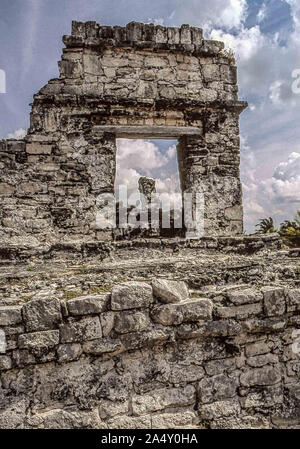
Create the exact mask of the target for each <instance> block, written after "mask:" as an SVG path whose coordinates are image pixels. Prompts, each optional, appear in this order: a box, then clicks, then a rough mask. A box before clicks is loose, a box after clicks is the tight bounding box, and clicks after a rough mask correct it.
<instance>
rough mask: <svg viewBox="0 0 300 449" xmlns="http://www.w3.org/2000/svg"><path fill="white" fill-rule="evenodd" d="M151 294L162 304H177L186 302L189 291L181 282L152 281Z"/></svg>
mask: <svg viewBox="0 0 300 449" xmlns="http://www.w3.org/2000/svg"><path fill="white" fill-rule="evenodd" d="M152 287H153V293H154V295H155V296H156V297H157V298H158V299H159V300H160V301H162V302H165V303H177V302H180V301H184V300H187V299H188V297H189V291H188V288H187V286H186V284H185V283H184V282H182V281H171V280H168V279H155V280H154V281H152Z"/></svg>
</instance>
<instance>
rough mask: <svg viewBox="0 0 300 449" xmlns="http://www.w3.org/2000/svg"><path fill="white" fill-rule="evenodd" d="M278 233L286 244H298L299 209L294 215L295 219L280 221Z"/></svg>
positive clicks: (299, 244) (299, 241) (295, 245)
mask: <svg viewBox="0 0 300 449" xmlns="http://www.w3.org/2000/svg"><path fill="white" fill-rule="evenodd" d="M279 234H280V236H281V237H282V240H283V242H284V243H285V244H286V245H287V246H292V247H298V246H300V210H298V211H297V213H296V215H295V221H289V220H285V221H284V222H283V223H281V225H280V230H279Z"/></svg>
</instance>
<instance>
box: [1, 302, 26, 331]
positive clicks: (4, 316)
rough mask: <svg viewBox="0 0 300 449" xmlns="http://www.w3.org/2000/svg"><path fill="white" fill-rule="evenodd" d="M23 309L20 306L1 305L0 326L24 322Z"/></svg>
mask: <svg viewBox="0 0 300 449" xmlns="http://www.w3.org/2000/svg"><path fill="white" fill-rule="evenodd" d="M21 309H22V308H21V307H19V306H1V307H0V326H12V325H15V324H20V323H21V322H22V314H21Z"/></svg>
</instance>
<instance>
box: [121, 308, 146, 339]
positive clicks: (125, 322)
mask: <svg viewBox="0 0 300 449" xmlns="http://www.w3.org/2000/svg"><path fill="white" fill-rule="evenodd" d="M150 324H151V322H150V319H149V315H148V314H147V313H144V312H133V313H131V312H118V313H116V315H115V325H114V329H115V331H116V332H117V333H118V334H127V333H128V332H141V331H144V330H147V329H148V328H149V327H150Z"/></svg>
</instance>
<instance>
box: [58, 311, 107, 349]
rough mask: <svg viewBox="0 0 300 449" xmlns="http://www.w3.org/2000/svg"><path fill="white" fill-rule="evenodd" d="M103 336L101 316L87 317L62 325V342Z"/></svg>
mask: <svg viewBox="0 0 300 449" xmlns="http://www.w3.org/2000/svg"><path fill="white" fill-rule="evenodd" d="M101 337H102V331H101V325H100V320H99V317H86V318H82V319H81V320H79V321H71V322H69V323H66V324H61V325H60V339H61V342H62V343H73V342H81V341H84V340H95V339H97V338H101Z"/></svg>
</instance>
